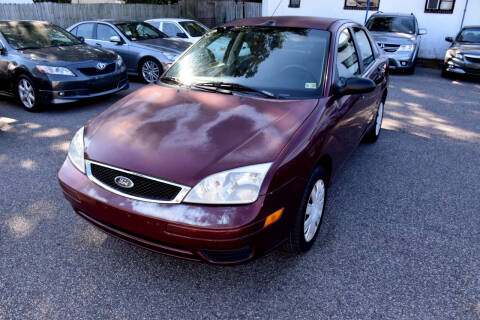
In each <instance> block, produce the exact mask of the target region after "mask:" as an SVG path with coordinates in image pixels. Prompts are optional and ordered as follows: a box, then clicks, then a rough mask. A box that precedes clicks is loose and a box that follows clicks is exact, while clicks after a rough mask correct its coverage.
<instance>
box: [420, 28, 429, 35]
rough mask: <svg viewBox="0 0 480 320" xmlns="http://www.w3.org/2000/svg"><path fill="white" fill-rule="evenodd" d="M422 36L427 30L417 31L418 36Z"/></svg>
mask: <svg viewBox="0 0 480 320" xmlns="http://www.w3.org/2000/svg"><path fill="white" fill-rule="evenodd" d="M424 34H427V29H420V30H418V35H420V36H423V35H424Z"/></svg>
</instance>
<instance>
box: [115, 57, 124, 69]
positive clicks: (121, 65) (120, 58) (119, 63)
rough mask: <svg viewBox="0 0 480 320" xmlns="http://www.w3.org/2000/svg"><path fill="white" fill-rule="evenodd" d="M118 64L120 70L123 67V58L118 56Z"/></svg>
mask: <svg viewBox="0 0 480 320" xmlns="http://www.w3.org/2000/svg"><path fill="white" fill-rule="evenodd" d="M116 63H117V68H119V69H120V68H121V67H123V59H122V57H120V56H118V57H117V60H116Z"/></svg>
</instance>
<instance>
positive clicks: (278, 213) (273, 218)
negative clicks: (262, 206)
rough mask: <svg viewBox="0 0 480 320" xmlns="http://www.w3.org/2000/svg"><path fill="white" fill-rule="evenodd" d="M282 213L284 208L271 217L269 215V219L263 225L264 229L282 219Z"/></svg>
mask: <svg viewBox="0 0 480 320" xmlns="http://www.w3.org/2000/svg"><path fill="white" fill-rule="evenodd" d="M282 213H283V208H282V209H280V210H277V211H275V212H274V213H272V214H271V215H269V216H268V217H267V219H266V220H265V223H264V224H263V227H264V228H265V227H268V226H269V225H271V224H272V223H274V222H275V221H277V220H278V219H280V217H281V216H282Z"/></svg>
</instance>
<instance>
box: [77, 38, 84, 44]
mask: <svg viewBox="0 0 480 320" xmlns="http://www.w3.org/2000/svg"><path fill="white" fill-rule="evenodd" d="M77 38H78V40H80V42H81V43H85V38H84V37H82V36H80V37H77Z"/></svg>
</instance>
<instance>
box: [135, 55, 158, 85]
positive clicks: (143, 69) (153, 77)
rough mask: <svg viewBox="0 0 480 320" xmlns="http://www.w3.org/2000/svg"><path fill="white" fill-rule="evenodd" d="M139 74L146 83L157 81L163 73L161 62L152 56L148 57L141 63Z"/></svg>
mask: <svg viewBox="0 0 480 320" xmlns="http://www.w3.org/2000/svg"><path fill="white" fill-rule="evenodd" d="M139 75H140V77H141V78H142V80H143V82H145V83H155V82H157V81H158V79H159V78H160V76H161V75H162V67H161V65H160V63H159V62H158V61H157V60H155V59H152V58H147V59H145V60H143V61H142V63H140V67H139Z"/></svg>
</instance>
